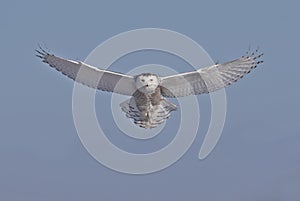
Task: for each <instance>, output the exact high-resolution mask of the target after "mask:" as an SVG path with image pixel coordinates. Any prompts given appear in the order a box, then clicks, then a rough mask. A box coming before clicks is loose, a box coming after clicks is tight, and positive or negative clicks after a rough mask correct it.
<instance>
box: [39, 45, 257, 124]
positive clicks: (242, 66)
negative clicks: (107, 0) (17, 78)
mask: <svg viewBox="0 0 300 201" xmlns="http://www.w3.org/2000/svg"><path fill="white" fill-rule="evenodd" d="M36 52H37V54H36V56H38V57H39V58H41V59H42V61H43V62H45V63H47V64H49V65H50V66H51V67H53V68H54V69H56V70H57V71H60V72H61V73H62V74H64V75H66V76H68V77H69V78H71V79H73V80H75V81H76V82H78V83H81V84H84V85H86V86H88V87H92V88H94V89H99V90H102V91H109V92H115V93H119V94H123V95H128V96H131V98H130V99H128V100H127V101H125V102H123V103H121V104H120V106H121V109H122V110H123V111H124V112H125V114H126V116H127V117H128V118H131V119H133V121H134V123H135V124H137V125H138V126H140V127H142V128H154V127H156V126H157V125H158V124H161V123H163V122H164V121H165V120H166V119H167V118H169V116H170V113H171V112H172V111H174V110H176V105H175V104H173V103H171V102H169V101H168V100H166V99H165V98H177V97H183V96H188V95H198V94H203V93H210V92H213V91H216V90H218V89H222V88H224V87H226V86H228V85H230V84H232V83H234V82H236V81H237V80H239V79H241V78H242V77H243V76H244V75H245V74H247V73H249V72H250V71H251V70H252V69H253V68H255V67H256V66H257V65H258V64H260V63H262V62H263V61H262V60H260V58H261V56H262V55H263V54H259V53H258V51H257V50H256V51H254V52H253V53H247V55H245V56H242V57H240V58H238V59H235V60H233V61H229V62H226V63H222V64H215V65H212V66H208V67H205V68H201V69H199V70H196V71H191V72H186V73H181V74H176V75H171V76H166V77H160V76H158V75H156V74H153V73H142V74H139V75H136V76H130V75H126V74H122V73H117V72H113V71H108V70H102V69H99V68H96V67H94V66H91V65H88V64H86V63H83V62H80V61H73V60H68V59H64V58H61V57H58V56H55V55H53V54H50V53H48V52H47V51H45V50H44V49H42V48H40V49H38V50H36ZM79 71H80V73H79V74H78V72H79ZM77 74H78V76H77Z"/></svg>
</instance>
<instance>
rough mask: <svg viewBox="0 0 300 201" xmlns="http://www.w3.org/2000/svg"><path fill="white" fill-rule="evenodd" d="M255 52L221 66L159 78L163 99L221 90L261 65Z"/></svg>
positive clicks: (258, 55) (259, 55)
mask: <svg viewBox="0 0 300 201" xmlns="http://www.w3.org/2000/svg"><path fill="white" fill-rule="evenodd" d="M262 55H263V54H258V52H257V50H256V51H255V52H253V53H252V54H249V55H247V56H243V57H241V58H239V59H235V60H233V61H229V62H226V63H222V64H216V65H213V66H209V67H206V68H201V69H199V70H196V71H192V72H187V73H181V74H177V75H172V76H167V77H162V78H161V92H162V95H163V96H164V97H169V98H175V97H182V96H188V95H197V94H203V93H210V92H213V91H216V90H218V89H222V88H224V87H226V86H228V85H230V84H232V83H234V82H236V81H237V80H239V79H241V78H242V77H243V76H244V75H245V74H247V73H249V72H250V71H251V70H252V69H253V68H255V67H256V66H257V65H258V64H260V63H262V62H263V61H261V60H260V59H259V58H260V57H261V56H262Z"/></svg>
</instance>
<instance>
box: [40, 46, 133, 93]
mask: <svg viewBox="0 0 300 201" xmlns="http://www.w3.org/2000/svg"><path fill="white" fill-rule="evenodd" d="M36 52H37V54H36V56H37V57H39V58H41V59H42V61H43V62H45V63H47V64H49V65H50V66H51V67H53V68H54V69H56V70H57V71H59V72H61V73H62V74H64V75H66V76H67V77H69V78H71V79H73V80H75V81H76V82H78V83H81V84H83V85H86V86H88V87H91V88H94V89H99V90H102V91H109V92H115V93H119V94H123V95H128V96H131V95H132V94H133V93H134V92H135V91H136V85H135V82H134V78H133V77H132V76H129V75H125V74H122V73H116V72H112V71H108V70H102V69H99V68H96V67H94V66H91V65H88V64H85V63H83V62H78V61H73V60H67V59H64V58H61V57H57V56H55V55H53V54H49V53H48V52H46V51H45V50H43V49H42V48H40V49H39V50H36Z"/></svg>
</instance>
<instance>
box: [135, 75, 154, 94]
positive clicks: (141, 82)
mask: <svg viewBox="0 0 300 201" xmlns="http://www.w3.org/2000/svg"><path fill="white" fill-rule="evenodd" d="M135 84H136V87H137V88H138V90H139V91H141V92H143V93H147V94H148V93H153V92H154V91H155V89H156V88H157V87H158V85H159V78H158V76H157V75H155V74H152V73H143V74H140V75H137V76H135Z"/></svg>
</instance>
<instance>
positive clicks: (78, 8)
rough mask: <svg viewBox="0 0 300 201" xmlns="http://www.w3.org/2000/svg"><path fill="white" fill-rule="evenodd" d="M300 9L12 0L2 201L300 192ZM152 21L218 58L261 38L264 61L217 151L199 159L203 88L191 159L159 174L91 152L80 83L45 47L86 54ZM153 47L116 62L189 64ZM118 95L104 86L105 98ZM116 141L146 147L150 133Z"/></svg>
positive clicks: (235, 106)
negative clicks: (76, 99)
mask: <svg viewBox="0 0 300 201" xmlns="http://www.w3.org/2000/svg"><path fill="white" fill-rule="evenodd" d="M299 7H300V5H299V3H297V1H285V2H283V1H258V0H252V1H198V2H196V1H189V2H182V3H175V2H173V1H164V2H162V1H147V2H146V1H145V2H142V1H126V2H125V1H124V2H123V1H122V2H121V1H120V2H118V1H109V2H108V1H107V2H102V1H85V2H83V1H82V2H81V3H79V2H75V1H64V2H62V1H56V0H53V1H2V2H1V6H0V24H1V37H0V55H1V73H0V89H1V90H0V92H1V95H0V96H1V98H0V101H1V102H0V103H1V104H0V199H1V200H6V201H18V200H30V201H34V200H39V201H40V200H43V201H48V200H49V201H50V200H51V201H52V200H57V201H59V200H73V201H77V200H78V201H79V200H91V201H92V200H145V201H148V200H178V201H179V200H209V201H235V200H236V201H238V200H243V201H253V200H257V201H298V200H300V124H299V113H300V106H299V102H300V100H299V99H300V96H299V90H297V88H298V86H299V75H300V67H299V64H298V57H299V55H298V54H299V42H300V40H299V35H300V28H299V19H300V14H299ZM145 27H158V28H165V29H171V30H174V31H177V32H180V33H183V34H185V35H187V36H189V37H191V38H192V39H193V40H195V41H196V42H198V43H199V44H200V45H202V46H203V47H204V48H205V49H206V51H207V52H208V53H209V54H210V56H211V57H212V58H213V59H214V60H215V61H219V62H224V61H227V60H231V59H234V58H236V57H239V56H241V55H242V54H243V53H244V52H245V51H246V50H247V49H248V46H249V45H252V46H254V47H256V46H258V45H259V46H260V48H261V50H262V51H263V52H264V53H265V56H264V61H265V63H264V64H263V65H261V66H260V67H259V68H258V69H256V70H255V71H254V72H252V73H251V74H249V75H248V76H246V77H245V78H243V79H242V80H241V81H239V82H238V83H237V84H235V85H232V86H230V87H229V88H227V89H226V92H227V100H228V107H227V110H228V112H227V119H226V123H225V128H224V131H223V135H222V137H221V139H220V141H219V143H218V145H217V146H216V148H215V149H214V151H213V152H212V153H211V154H210V155H209V157H208V158H206V159H205V160H203V161H199V160H197V156H198V151H199V148H200V145H201V143H202V140H203V137H204V134H205V131H206V130H207V127H208V122H209V118H210V117H209V107H210V105H209V97H208V96H205V95H204V96H203V97H199V100H202V103H203V104H201V109H202V110H201V120H202V122H201V125H200V126H201V128H200V130H199V132H198V136H197V139H196V141H195V142H194V144H193V145H192V147H191V149H190V150H189V151H188V152H187V153H186V154H185V155H184V157H183V158H182V159H181V160H179V161H178V162H177V163H175V164H174V165H173V166H171V167H169V168H167V169H165V170H163V171H160V172H158V173H155V174H150V175H141V176H132V175H126V174H121V173H117V172H114V171H112V170H110V169H108V168H106V167H104V166H102V165H101V164H99V163H98V162H97V161H95V160H94V159H93V158H92V157H91V156H90V155H89V154H88V152H87V151H86V150H85V148H84V147H83V146H82V144H81V143H80V140H79V138H78V136H77V133H76V130H75V127H74V123H73V118H72V107H71V106H72V89H73V82H72V81H70V80H69V79H67V78H65V77H64V76H62V75H60V74H58V73H57V72H55V71H54V70H52V69H50V68H49V67H47V66H45V65H44V64H42V63H41V61H40V60H38V59H37V58H36V57H35V56H34V49H35V48H36V47H37V44H38V43H41V42H42V43H43V42H44V43H46V44H47V46H48V48H49V49H50V50H51V52H53V53H55V54H57V55H60V56H63V57H66V58H71V59H80V60H84V58H85V57H86V56H87V55H88V54H89V52H90V51H91V50H92V49H94V48H95V47H96V46H97V45H98V44H100V43H101V42H103V41H105V40H106V39H108V38H110V37H112V36H114V35H116V34H118V33H121V32H124V31H129V30H132V29H137V28H145ZM150 55H151V56H147V54H145V53H141V54H140V55H135V56H136V58H135V59H134V55H133V56H132V55H131V57H130V58H128V59H126V58H124V60H123V61H120V62H119V63H116V65H117V64H122V63H123V64H124V65H127V66H131V65H132V66H133V67H135V66H137V65H141V64H147V63H154V62H153V61H152V60H153V59H155V62H157V63H160V62H161V63H162V64H169V65H170V64H172V63H174V65H177V66H176V67H174V68H177V70H180V66H179V64H180V61H178V62H176V61H177V60H176V58H170V57H168V56H166V57H164V55H161V54H160V55H157V54H156V53H151V54H150ZM182 63H184V62H182ZM114 69H117V70H119V69H121V68H118V66H114ZM120 71H121V70H120ZM109 98H110V96H109V95H108V94H107V93H99V94H97V100H98V101H102V100H103V103H104V104H106V103H107V102H108V101H109ZM98 116H101V114H98ZM99 118H100V119H101V117H99ZM106 121H107V122H104V123H107V124H108V123H112V122H111V119H110V118H108V120H106ZM111 125H112V129H114V127H113V124H111ZM123 138H125V137H124V136H123ZM154 140H155V139H154ZM163 140H170V139H169V138H168V137H166V138H163ZM116 143H119V145H120V146H124V148H126V146H127V147H132V146H137V149H139V150H141V149H142V148H143V146H139V145H138V143H139V141H136V142H135V143H132V142H129V141H126V140H124V142H123V143H122V142H120V140H119V141H118V140H117V141H116ZM160 143H161V144H164V143H167V141H159V140H157V139H156V142H155V143H149V144H147V145H145V147H146V148H145V149H147V150H148V149H149V150H151V149H153V148H155V146H156V145H157V144H158V145H159V144H160ZM133 144H135V145H133ZM131 145H132V146H131Z"/></svg>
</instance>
